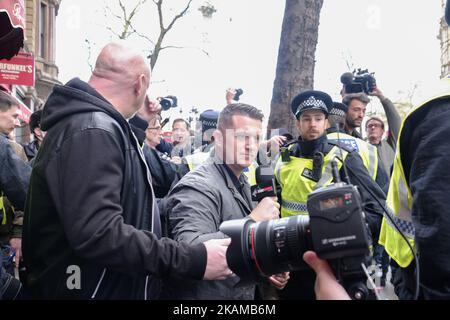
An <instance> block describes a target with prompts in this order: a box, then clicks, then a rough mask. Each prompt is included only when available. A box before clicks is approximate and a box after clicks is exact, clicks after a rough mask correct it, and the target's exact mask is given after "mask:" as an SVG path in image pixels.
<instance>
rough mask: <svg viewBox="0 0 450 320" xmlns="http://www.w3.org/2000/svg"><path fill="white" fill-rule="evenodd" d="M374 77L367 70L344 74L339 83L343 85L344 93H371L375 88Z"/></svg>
mask: <svg viewBox="0 0 450 320" xmlns="http://www.w3.org/2000/svg"><path fill="white" fill-rule="evenodd" d="M374 75H375V73H374V72H372V73H370V72H369V71H368V70H367V69H365V70H361V69H358V71H356V70H355V71H353V73H351V72H346V73H344V74H343V75H342V76H341V82H342V84H343V85H344V89H345V93H347V94H348V93H360V92H365V93H366V94H369V93H371V92H372V91H373V90H375V87H376V86H377V82H376V80H375V76H374Z"/></svg>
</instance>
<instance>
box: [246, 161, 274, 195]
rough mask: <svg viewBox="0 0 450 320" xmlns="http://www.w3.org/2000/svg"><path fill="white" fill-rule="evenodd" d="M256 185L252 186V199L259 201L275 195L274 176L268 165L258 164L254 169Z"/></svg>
mask: <svg viewBox="0 0 450 320" xmlns="http://www.w3.org/2000/svg"><path fill="white" fill-rule="evenodd" d="M255 178H256V185H255V186H252V188H251V191H252V200H253V201H256V202H260V201H261V200H262V199H264V198H266V197H277V186H276V182H275V176H274V175H273V170H272V168H271V167H270V166H259V167H258V168H256V171H255Z"/></svg>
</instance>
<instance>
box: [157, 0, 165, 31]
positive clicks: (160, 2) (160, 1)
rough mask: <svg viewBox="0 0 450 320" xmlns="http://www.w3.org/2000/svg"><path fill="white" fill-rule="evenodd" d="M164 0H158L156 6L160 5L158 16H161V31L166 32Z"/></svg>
mask: <svg viewBox="0 0 450 320" xmlns="http://www.w3.org/2000/svg"><path fill="white" fill-rule="evenodd" d="M162 2H163V0H158V2H157V3H156V6H157V7H158V18H159V29H160V30H161V33H163V32H164V33H165V30H166V29H165V28H164V21H163V14H162Z"/></svg>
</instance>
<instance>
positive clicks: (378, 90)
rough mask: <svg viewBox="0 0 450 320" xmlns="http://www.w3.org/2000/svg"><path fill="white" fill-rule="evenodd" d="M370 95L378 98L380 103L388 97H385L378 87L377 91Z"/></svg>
mask: <svg viewBox="0 0 450 320" xmlns="http://www.w3.org/2000/svg"><path fill="white" fill-rule="evenodd" d="M369 95H370V96H374V97H377V98H378V99H380V101H383V100H385V99H386V97H385V96H384V95H383V92H381V90H380V89H379V88H378V87H375V89H374V90H373V91H372V92H371V93H369Z"/></svg>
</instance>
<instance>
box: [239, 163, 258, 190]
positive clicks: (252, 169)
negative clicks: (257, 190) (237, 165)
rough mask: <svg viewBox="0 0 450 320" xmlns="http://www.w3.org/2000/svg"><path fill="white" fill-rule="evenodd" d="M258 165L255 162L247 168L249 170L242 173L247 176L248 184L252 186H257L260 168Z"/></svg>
mask: <svg viewBox="0 0 450 320" xmlns="http://www.w3.org/2000/svg"><path fill="white" fill-rule="evenodd" d="M258 166H259V165H258V163H257V162H256V161H253V163H252V164H251V165H250V166H249V167H248V168H247V170H244V171H243V172H242V173H243V174H245V176H246V177H247V180H248V183H249V184H250V186H252V187H253V186H256V168H258Z"/></svg>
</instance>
